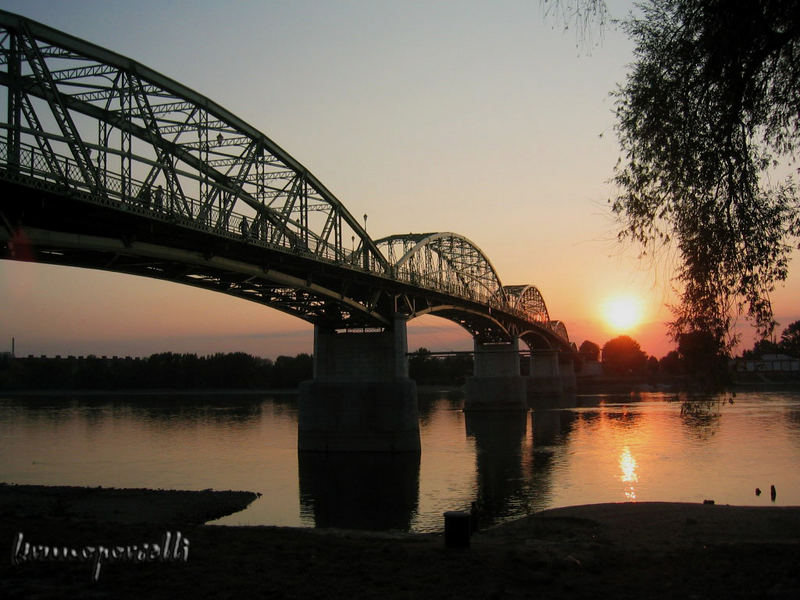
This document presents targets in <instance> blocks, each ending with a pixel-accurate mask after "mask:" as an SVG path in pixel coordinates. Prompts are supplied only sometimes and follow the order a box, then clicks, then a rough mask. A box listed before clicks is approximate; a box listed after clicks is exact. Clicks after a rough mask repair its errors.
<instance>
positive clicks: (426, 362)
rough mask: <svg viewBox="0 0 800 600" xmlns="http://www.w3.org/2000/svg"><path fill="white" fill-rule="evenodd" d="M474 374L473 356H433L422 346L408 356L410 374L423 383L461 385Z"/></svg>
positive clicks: (412, 377)
mask: <svg viewBox="0 0 800 600" xmlns="http://www.w3.org/2000/svg"><path fill="white" fill-rule="evenodd" d="M471 375H472V356H471V355H469V354H455V355H452V356H432V355H431V351H430V350H428V349H427V348H420V349H419V350H417V351H416V352H414V353H413V354H411V355H410V356H409V357H408V376H409V377H410V378H411V379H413V380H414V381H416V382H417V383H419V384H422V385H461V384H462V383H464V380H465V379H466V378H467V377H470V376H471Z"/></svg>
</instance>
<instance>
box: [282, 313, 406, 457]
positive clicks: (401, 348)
mask: <svg viewBox="0 0 800 600" xmlns="http://www.w3.org/2000/svg"><path fill="white" fill-rule="evenodd" d="M406 351H407V338H406V323H405V320H403V319H395V323H394V328H393V329H392V330H388V331H361V332H336V331H335V330H332V329H325V328H323V327H321V326H319V325H315V326H314V379H313V380H311V381H306V382H303V383H302V384H301V386H300V409H299V414H298V442H297V443H298V449H299V450H301V451H302V450H321V451H371V452H387V451H388V452H419V451H420V441H419V417H418V412H417V387H416V383H414V381H412V380H411V379H409V378H408V360H407V358H406Z"/></svg>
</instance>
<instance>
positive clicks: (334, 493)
mask: <svg viewBox="0 0 800 600" xmlns="http://www.w3.org/2000/svg"><path fill="white" fill-rule="evenodd" d="M419 459H420V455H419V454H417V453H416V452H404V453H397V454H386V453H370V452H347V453H343V452H330V453H325V452H299V453H298V470H299V477H300V505H301V511H302V512H303V514H304V515H306V516H311V517H313V520H314V525H316V526H317V527H337V528H342V529H371V530H389V529H400V530H404V531H407V530H409V529H410V528H411V520H412V518H413V517H414V516H415V514H416V512H417V504H418V493H419Z"/></svg>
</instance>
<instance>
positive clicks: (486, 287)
mask: <svg viewBox="0 0 800 600" xmlns="http://www.w3.org/2000/svg"><path fill="white" fill-rule="evenodd" d="M375 245H376V246H377V247H378V248H379V249H380V250H381V251H382V252H383V255H384V256H385V257H386V258H387V259H388V261H389V264H391V265H392V269H393V273H394V276H395V277H396V278H397V279H400V280H402V281H406V282H408V283H411V284H413V285H417V286H422V287H426V288H428V289H433V290H436V291H440V292H443V293H446V294H449V295H453V296H459V297H461V298H466V299H468V300H473V301H476V302H485V303H498V302H504V300H505V293H504V292H503V285H502V283H501V282H500V277H499V276H498V275H497V271H496V270H495V268H494V266H493V265H492V263H491V261H490V260H489V258H488V257H487V256H486V254H485V253H484V252H483V250H481V249H480V248H479V247H478V246H477V244H475V243H474V242H472V241H471V240H469V239H467V238H466V237H464V236H462V235H459V234H457V233H450V232H438V233H408V234H399V235H391V236H388V237H385V238H381V239H379V240H376V242H375Z"/></svg>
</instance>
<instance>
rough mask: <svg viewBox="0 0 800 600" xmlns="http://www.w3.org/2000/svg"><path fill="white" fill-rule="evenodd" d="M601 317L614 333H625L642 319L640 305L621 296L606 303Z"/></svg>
mask: <svg viewBox="0 0 800 600" xmlns="http://www.w3.org/2000/svg"><path fill="white" fill-rule="evenodd" d="M603 316H604V317H605V319H606V322H607V323H608V324H609V326H611V328H612V329H614V330H615V331H626V330H628V329H631V328H633V327H635V326H636V325H638V324H639V321H640V320H641V318H642V308H641V303H640V302H639V301H638V300H637V299H636V298H632V297H629V296H624V297H623V296H621V297H618V298H614V299H612V300H609V301H608V302H606V304H605V305H604V306H603Z"/></svg>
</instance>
